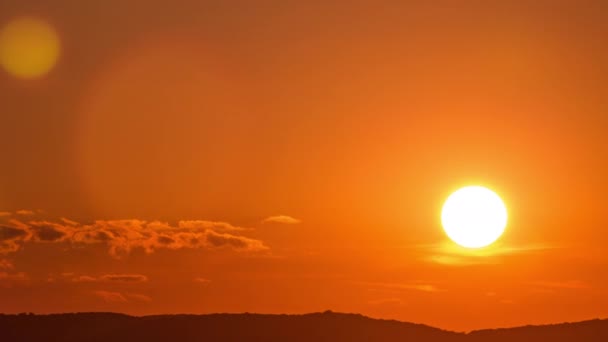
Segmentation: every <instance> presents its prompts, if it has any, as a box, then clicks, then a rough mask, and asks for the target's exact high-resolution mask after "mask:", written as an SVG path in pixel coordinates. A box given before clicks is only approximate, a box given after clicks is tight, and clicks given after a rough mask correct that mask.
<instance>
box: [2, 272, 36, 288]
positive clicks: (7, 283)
mask: <svg viewBox="0 0 608 342" xmlns="http://www.w3.org/2000/svg"><path fill="white" fill-rule="evenodd" d="M28 281H29V277H28V276H27V274H25V273H23V272H18V273H10V272H4V271H0V286H1V287H12V286H13V285H21V284H24V283H27V282H28Z"/></svg>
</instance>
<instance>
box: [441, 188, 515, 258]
mask: <svg viewBox="0 0 608 342" xmlns="http://www.w3.org/2000/svg"><path fill="white" fill-rule="evenodd" d="M441 223H442V225H443V229H444V230H445V233H446V234H447V235H448V237H449V238H450V239H451V240H452V241H454V242H455V243H457V244H458V245H460V246H462V247H466V248H481V247H486V246H488V245H490V244H492V243H493V242H494V241H496V240H497V239H498V238H499V237H500V236H501V235H502V233H503V232H504V230H505V228H506V226H507V208H506V207H505V204H504V202H503V201H502V199H501V198H500V197H499V196H498V195H497V194H496V193H495V192H493V191H492V190H490V189H488V188H485V187H482V186H467V187H464V188H461V189H459V190H457V191H456V192H454V193H453V194H451V195H450V197H448V199H447V200H446V201H445V204H444V205H443V209H442V211H441Z"/></svg>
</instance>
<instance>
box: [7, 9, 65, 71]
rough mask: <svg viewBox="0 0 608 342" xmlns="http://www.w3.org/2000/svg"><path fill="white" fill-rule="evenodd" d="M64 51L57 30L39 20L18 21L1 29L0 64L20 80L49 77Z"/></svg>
mask: <svg viewBox="0 0 608 342" xmlns="http://www.w3.org/2000/svg"><path fill="white" fill-rule="evenodd" d="M60 49H61V48H60V40H59V36H58V35H57V33H56V32H55V30H54V29H53V28H52V27H51V26H50V25H48V24H47V23H46V22H44V21H42V20H39V19H36V18H30V17H23V18H17V19H14V20H12V21H10V22H9V23H8V24H6V25H5V26H4V27H3V28H2V29H1V30H0V65H1V66H2V68H4V69H5V70H6V71H7V72H8V73H9V74H11V75H13V76H15V77H17V78H22V79H34V78H39V77H41V76H44V75H46V74H47V73H48V72H49V71H50V70H51V69H52V68H53V67H54V66H55V64H57V60H58V59H59V54H60Z"/></svg>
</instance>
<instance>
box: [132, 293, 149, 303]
mask: <svg viewBox="0 0 608 342" xmlns="http://www.w3.org/2000/svg"><path fill="white" fill-rule="evenodd" d="M126 296H127V298H129V299H133V300H136V301H139V302H151V301H152V298H150V297H149V296H146V295H143V294H140V293H127V294H126Z"/></svg>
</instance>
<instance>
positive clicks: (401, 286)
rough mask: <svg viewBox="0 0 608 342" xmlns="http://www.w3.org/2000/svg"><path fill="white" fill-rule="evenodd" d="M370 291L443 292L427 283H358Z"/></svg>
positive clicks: (434, 285) (432, 284)
mask: <svg viewBox="0 0 608 342" xmlns="http://www.w3.org/2000/svg"><path fill="white" fill-rule="evenodd" d="M359 284H361V285H364V286H366V287H368V288H371V289H385V290H406V291H421V292H444V291H445V290H444V289H441V288H439V287H438V286H437V285H436V284H434V283H431V282H427V281H408V282H395V283H383V282H359Z"/></svg>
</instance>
